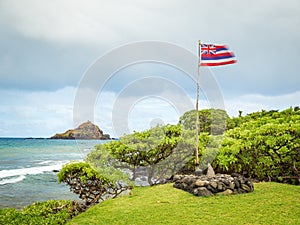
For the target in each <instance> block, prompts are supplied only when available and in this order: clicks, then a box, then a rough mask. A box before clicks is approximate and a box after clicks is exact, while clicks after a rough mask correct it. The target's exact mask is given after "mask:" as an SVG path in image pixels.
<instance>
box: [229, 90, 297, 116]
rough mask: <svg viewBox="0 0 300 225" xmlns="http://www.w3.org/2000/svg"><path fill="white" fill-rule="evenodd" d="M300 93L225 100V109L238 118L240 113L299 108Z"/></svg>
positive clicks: (246, 96)
mask: <svg viewBox="0 0 300 225" xmlns="http://www.w3.org/2000/svg"><path fill="white" fill-rule="evenodd" d="M299 99H300V91H298V92H294V93H289V94H285V95H278V96H265V95H258V94H256V95H255V94H253V95H243V96H239V97H235V98H232V99H227V100H226V99H225V108H226V110H227V112H228V114H229V115H230V116H237V115H238V111H239V110H241V111H243V115H246V114H247V113H251V112H256V111H261V110H284V109H287V108H289V107H295V106H299Z"/></svg>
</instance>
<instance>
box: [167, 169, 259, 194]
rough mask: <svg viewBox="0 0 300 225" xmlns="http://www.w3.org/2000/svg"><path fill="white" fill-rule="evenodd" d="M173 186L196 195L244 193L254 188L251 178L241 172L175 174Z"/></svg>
mask: <svg viewBox="0 0 300 225" xmlns="http://www.w3.org/2000/svg"><path fill="white" fill-rule="evenodd" d="M173 181H174V185H173V187H175V188H179V189H182V190H184V191H187V192H189V193H191V194H194V195H196V196H211V195H216V194H220V195H228V194H242V193H248V192H252V191H253V190H254V187H253V183H252V182H251V181H250V179H248V178H245V177H243V176H241V175H239V174H232V175H227V174H216V175H215V176H213V177H211V176H207V175H200V176H196V175H175V176H174V178H173Z"/></svg>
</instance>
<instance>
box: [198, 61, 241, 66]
mask: <svg viewBox="0 0 300 225" xmlns="http://www.w3.org/2000/svg"><path fill="white" fill-rule="evenodd" d="M236 62H237V61H236V60H230V61H227V62H218V63H200V66H222V65H227V64H233V63H236Z"/></svg>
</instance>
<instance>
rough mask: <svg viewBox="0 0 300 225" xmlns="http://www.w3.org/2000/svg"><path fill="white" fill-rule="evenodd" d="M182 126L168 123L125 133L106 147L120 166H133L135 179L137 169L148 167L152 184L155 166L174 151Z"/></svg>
mask: <svg viewBox="0 0 300 225" xmlns="http://www.w3.org/2000/svg"><path fill="white" fill-rule="evenodd" d="M180 136H181V126H179V125H166V126H156V127H154V128H151V129H149V130H146V131H143V132H134V133H133V134H129V135H125V136H123V137H121V138H120V139H119V140H118V141H113V142H108V143H105V144H104V147H105V148H106V149H107V150H108V151H109V152H110V154H111V155H113V156H114V157H115V159H117V160H118V161H119V162H121V163H123V164H120V166H124V163H125V166H124V168H131V169H132V173H133V180H135V178H136V170H137V169H138V168H139V169H141V168H144V169H145V168H146V169H147V180H148V183H149V184H150V185H152V184H153V181H152V179H153V178H154V176H155V172H156V173H159V171H157V170H155V166H156V165H157V164H159V163H160V162H162V161H163V160H165V159H166V158H168V157H169V156H170V155H171V154H172V153H173V152H174V151H175V148H176V146H177V144H178V142H179V140H180Z"/></svg>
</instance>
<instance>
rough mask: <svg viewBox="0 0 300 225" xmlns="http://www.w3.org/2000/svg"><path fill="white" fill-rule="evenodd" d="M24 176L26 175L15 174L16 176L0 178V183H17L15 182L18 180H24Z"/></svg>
mask: <svg viewBox="0 0 300 225" xmlns="http://www.w3.org/2000/svg"><path fill="white" fill-rule="evenodd" d="M25 178H26V176H24V175H20V176H17V177H12V178H8V179H3V180H0V185H4V184H12V183H17V182H20V181H22V180H24V179H25Z"/></svg>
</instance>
